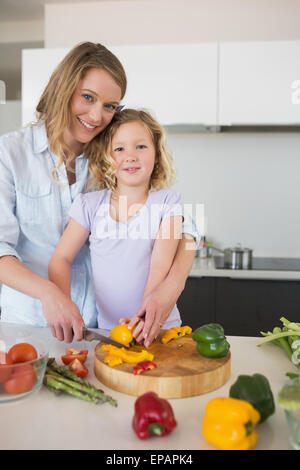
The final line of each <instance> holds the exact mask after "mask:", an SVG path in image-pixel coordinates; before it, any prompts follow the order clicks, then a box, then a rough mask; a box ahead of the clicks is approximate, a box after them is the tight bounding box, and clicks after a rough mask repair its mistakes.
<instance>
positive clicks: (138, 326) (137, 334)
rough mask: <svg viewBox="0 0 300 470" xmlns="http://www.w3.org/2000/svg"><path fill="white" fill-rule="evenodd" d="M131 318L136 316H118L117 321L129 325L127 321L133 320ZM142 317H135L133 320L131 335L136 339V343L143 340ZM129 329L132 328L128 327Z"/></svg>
mask: <svg viewBox="0 0 300 470" xmlns="http://www.w3.org/2000/svg"><path fill="white" fill-rule="evenodd" d="M133 318H136V317H132V318H120V320H119V323H120V324H121V325H127V326H128V325H129V323H130V322H131V321H132V320H133ZM144 324H145V322H144V319H143V318H139V317H138V318H136V322H135V326H133V328H134V330H133V331H132V336H133V337H134V338H135V339H136V341H137V342H138V343H140V342H142V341H143V340H144V337H143V335H142V331H143V328H144ZM130 329H132V328H131V327H130Z"/></svg>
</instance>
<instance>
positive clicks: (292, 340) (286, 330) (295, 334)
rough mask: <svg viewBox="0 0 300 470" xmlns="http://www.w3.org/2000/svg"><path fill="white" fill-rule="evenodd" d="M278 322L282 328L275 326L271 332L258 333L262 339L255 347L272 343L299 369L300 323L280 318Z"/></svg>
mask: <svg viewBox="0 0 300 470" xmlns="http://www.w3.org/2000/svg"><path fill="white" fill-rule="evenodd" d="M280 321H281V322H282V324H283V326H282V328H280V327H278V326H276V327H275V328H273V331H272V332H271V331H268V332H267V333H265V332H263V331H261V332H260V334H261V335H262V336H264V338H263V339H262V340H261V341H260V342H259V343H258V344H257V346H261V345H262V344H265V343H268V342H269V341H273V342H274V343H275V344H277V346H279V347H281V348H282V349H283V350H284V351H285V352H286V354H287V355H288V357H289V358H290V359H291V361H292V363H293V364H294V365H295V366H296V367H298V368H300V323H295V322H290V321H289V320H287V319H286V318H284V317H281V318H280Z"/></svg>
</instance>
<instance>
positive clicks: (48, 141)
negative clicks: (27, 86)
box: [0, 42, 193, 342]
mask: <svg viewBox="0 0 300 470" xmlns="http://www.w3.org/2000/svg"><path fill="white" fill-rule="evenodd" d="M125 91H126V74H125V71H124V69H123V67H122V65H121V63H120V61H119V60H118V59H117V57H115V56H114V55H113V54H112V53H111V52H110V51H109V50H108V49H106V48H105V47H104V46H102V45H100V44H94V43H89V42H87V43H83V44H80V45H78V46H76V47H75V48H73V49H72V50H71V51H70V52H69V53H68V55H67V56H66V57H65V59H63V61H62V62H61V63H60V64H59V65H58V67H57V69H56V70H55V71H54V73H53V74H52V76H51V78H50V80H49V83H48V85H47V86H46V88H45V90H44V93H43V94H42V96H41V99H40V101H39V103H38V106H37V118H38V119H37V123H36V124H34V125H29V126H27V127H25V128H23V129H21V130H20V131H18V132H12V133H9V134H7V135H4V136H2V137H1V138H0V187H1V189H0V207H1V218H0V283H3V286H2V292H1V321H8V322H15V323H23V324H29V325H35V326H49V328H50V329H51V331H52V334H53V335H54V336H55V337H56V338H57V339H58V340H60V341H65V342H71V341H72V339H73V335H75V338H76V339H77V340H80V339H81V338H82V327H83V325H84V324H85V325H86V326H88V327H96V325H97V310H96V304H95V292H94V286H93V283H92V282H91V276H92V272H91V262H90V255H89V249H88V246H87V245H86V244H85V245H84V246H83V247H82V249H81V250H80V252H79V253H78V256H77V257H76V260H75V261H74V263H73V266H72V271H71V288H70V295H66V294H65V293H64V292H63V291H62V290H61V289H60V288H58V287H57V286H56V285H55V284H54V283H53V282H52V281H51V280H49V279H48V273H47V271H48V263H49V260H50V258H51V255H52V253H53V251H54V249H55V247H56V245H57V243H58V241H59V239H60V237H61V235H62V233H63V231H64V229H65V227H66V225H67V223H68V221H69V209H70V207H71V204H72V202H73V200H74V199H75V198H76V196H77V195H78V194H80V193H82V192H85V191H86V189H87V182H88V177H89V174H90V173H91V168H90V161H89V158H88V157H87V155H94V154H95V152H96V150H95V149H96V148H97V147H98V142H97V139H96V137H97V136H98V135H99V134H100V133H101V132H102V131H103V130H104V129H105V128H106V127H107V126H108V124H109V123H110V122H111V120H112V118H113V116H114V115H115V113H116V112H117V111H118V106H119V103H120V101H121V100H122V98H123V97H124V95H125ZM186 232H187V233H193V229H192V227H190V228H188V227H187V228H186ZM184 243H186V242H185V241H183V243H180V244H179V248H178V251H177V255H176V258H175V260H174V263H173V265H172V268H171V270H170V273H169V275H168V277H167V278H166V280H165V281H164V282H163V283H162V284H161V285H160V286H159V287H158V288H157V289H156V290H155V291H153V292H152V293H151V294H150V295H149V296H148V298H147V299H145V302H144V304H143V305H142V306H141V308H143V309H144V310H145V311H144V313H145V314H146V317H145V318H146V319H147V317H148V318H149V319H150V318H151V319H152V320H151V325H150V327H148V328H150V329H153V328H152V327H153V325H157V324H158V323H159V322H160V318H161V317H163V316H167V315H168V313H169V312H170V311H171V310H172V308H173V306H174V305H175V303H176V300H177V298H178V296H179V295H180V292H181V290H182V289H183V286H184V283H185V280H186V277H187V275H188V272H189V269H190V266H191V263H192V258H193V255H192V253H191V252H189V251H186V250H185V249H184V248H185V245H184ZM153 311H154V314H153ZM134 313H135V312H133V314H134ZM151 335H152V333H151Z"/></svg>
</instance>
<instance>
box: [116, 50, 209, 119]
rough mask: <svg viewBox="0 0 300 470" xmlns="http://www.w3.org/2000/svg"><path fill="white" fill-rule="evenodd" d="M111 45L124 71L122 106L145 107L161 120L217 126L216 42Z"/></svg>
mask: <svg viewBox="0 0 300 470" xmlns="http://www.w3.org/2000/svg"><path fill="white" fill-rule="evenodd" d="M110 49H111V50H112V51H113V52H114V53H115V54H116V55H117V57H119V58H120V60H121V62H122V64H123V65H124V68H125V70H126V74H127V78H128V89H127V92H126V95H125V98H124V100H123V101H124V104H125V105H126V107H142V108H147V109H149V111H151V112H152V113H154V115H155V116H156V118H157V119H158V121H159V122H161V123H162V124H164V125H171V124H204V125H216V122H217V66H218V58H217V49H218V46H217V43H205V44H169V45H161V44H159V45H157V44H156V45H143V46H120V47H111V48H110Z"/></svg>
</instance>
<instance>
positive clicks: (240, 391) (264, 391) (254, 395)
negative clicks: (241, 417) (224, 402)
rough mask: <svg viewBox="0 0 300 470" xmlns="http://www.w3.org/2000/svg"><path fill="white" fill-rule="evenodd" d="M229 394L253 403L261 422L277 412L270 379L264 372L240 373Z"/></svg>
mask: <svg viewBox="0 0 300 470" xmlns="http://www.w3.org/2000/svg"><path fill="white" fill-rule="evenodd" d="M229 396H230V397H232V398H239V399H240V400H245V401H248V402H249V403H251V405H253V406H254V408H256V409H257V411H259V413H260V416H261V418H260V423H262V422H263V421H265V420H266V419H267V418H268V417H269V416H271V415H272V414H273V413H274V412H275V403H274V397H273V393H272V390H271V388H270V384H269V381H268V379H267V378H266V377H265V376H264V375H262V374H254V375H239V376H238V378H237V380H236V382H235V383H234V384H233V385H232V386H231V387H230V391H229Z"/></svg>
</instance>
